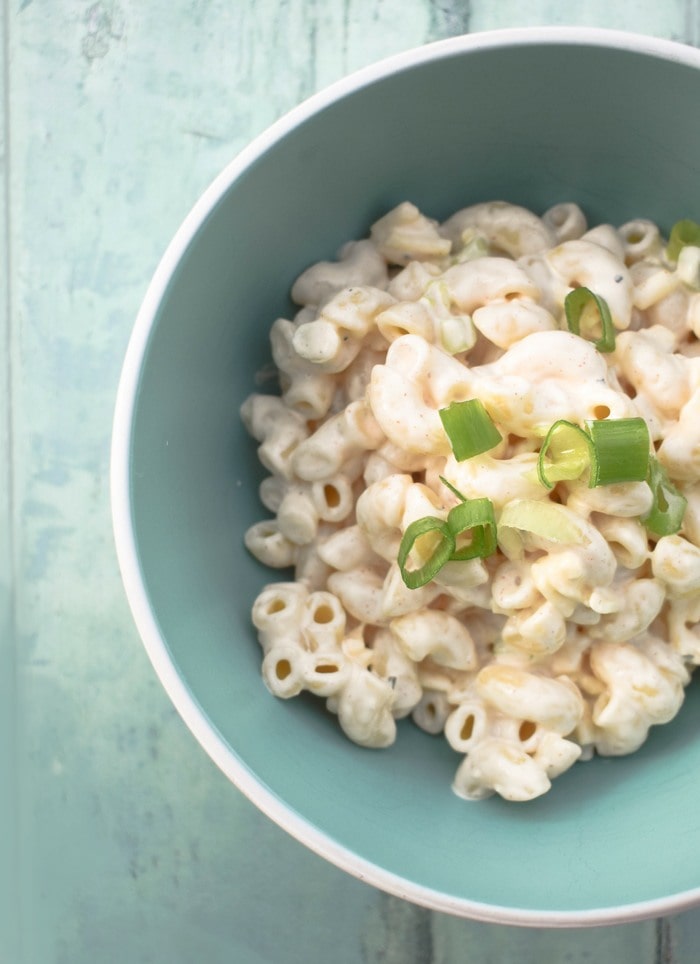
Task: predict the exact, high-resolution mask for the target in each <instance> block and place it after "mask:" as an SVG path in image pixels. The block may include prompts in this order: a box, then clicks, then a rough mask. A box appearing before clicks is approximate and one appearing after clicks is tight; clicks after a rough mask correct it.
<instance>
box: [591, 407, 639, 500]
mask: <svg viewBox="0 0 700 964" xmlns="http://www.w3.org/2000/svg"><path fill="white" fill-rule="evenodd" d="M586 429H587V431H588V433H589V434H590V436H591V440H592V442H593V450H594V455H593V459H592V461H591V476H590V480H589V482H588V485H589V487H590V488H593V487H594V486H597V485H614V484H615V483H617V482H643V481H644V480H645V479H646V477H647V473H648V471H649V429H648V428H647V423H646V422H645V421H644V419H643V418H611V419H599V420H595V421H594V420H592V421H588V422H586Z"/></svg>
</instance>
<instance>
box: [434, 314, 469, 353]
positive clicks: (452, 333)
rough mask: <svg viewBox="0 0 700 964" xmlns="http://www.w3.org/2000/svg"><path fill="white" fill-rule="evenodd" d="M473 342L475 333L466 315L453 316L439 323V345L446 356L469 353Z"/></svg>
mask: <svg viewBox="0 0 700 964" xmlns="http://www.w3.org/2000/svg"><path fill="white" fill-rule="evenodd" d="M475 341H476V332H475V331H474V326H473V324H472V321H471V318H470V317H469V316H468V315H461V316H457V315H454V316H453V317H451V318H445V319H444V320H443V321H441V322H440V344H441V345H442V347H443V348H444V349H445V351H446V352H447V353H448V355H457V354H459V352H462V351H469V349H470V348H473V347H474V342H475Z"/></svg>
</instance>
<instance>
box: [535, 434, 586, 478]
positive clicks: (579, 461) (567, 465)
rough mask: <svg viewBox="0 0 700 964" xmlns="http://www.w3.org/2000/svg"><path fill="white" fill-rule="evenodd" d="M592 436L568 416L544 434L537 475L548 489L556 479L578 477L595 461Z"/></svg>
mask: <svg viewBox="0 0 700 964" xmlns="http://www.w3.org/2000/svg"><path fill="white" fill-rule="evenodd" d="M594 458H595V454H594V450H593V442H592V441H591V438H590V436H589V435H588V434H587V433H586V432H584V431H583V429H582V428H579V426H578V425H574V424H573V422H567V421H566V419H563V418H562V419H559V421H558V422H555V423H554V425H552V427H551V428H550V430H549V431H548V432H547V435H546V436H545V439H544V442H543V443H542V447H541V449H540V455H539V458H538V460H537V475H538V477H539V480H540V482H541V483H542V485H543V486H545V488H547V489H552V488H554V484H555V482H561V481H562V480H564V479H566V480H567V481H570V480H572V479H578V478H580V477H581V475H583V473H584V472H585V471H586V469H587V468H588V467H589V465H591V463H592V462H593V461H594Z"/></svg>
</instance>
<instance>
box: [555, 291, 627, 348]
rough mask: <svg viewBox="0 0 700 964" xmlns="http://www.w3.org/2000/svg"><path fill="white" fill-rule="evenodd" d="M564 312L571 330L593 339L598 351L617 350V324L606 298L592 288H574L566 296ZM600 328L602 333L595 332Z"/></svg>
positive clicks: (575, 333) (590, 339)
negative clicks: (614, 323) (597, 334)
mask: <svg viewBox="0 0 700 964" xmlns="http://www.w3.org/2000/svg"><path fill="white" fill-rule="evenodd" d="M564 313H565V314H566V324H567V325H568V327H569V331H570V332H572V333H573V334H574V335H581V336H582V337H583V338H587V339H588V340H589V341H592V342H593V343H594V345H595V347H596V348H597V349H598V351H601V352H610V351H614V350H615V326H614V325H613V320H612V316H611V314H610V309H609V308H608V304H607V302H606V301H605V299H604V298H601V297H600V296H599V295H597V294H595V293H594V292H593V291H591V289H590V288H584V287H581V288H574V289H573V290H572V291H570V292H569V293H568V295H567V296H566V298H564ZM598 329H599V330H600V335H599V336H596V334H595V332H596V331H597V330H598Z"/></svg>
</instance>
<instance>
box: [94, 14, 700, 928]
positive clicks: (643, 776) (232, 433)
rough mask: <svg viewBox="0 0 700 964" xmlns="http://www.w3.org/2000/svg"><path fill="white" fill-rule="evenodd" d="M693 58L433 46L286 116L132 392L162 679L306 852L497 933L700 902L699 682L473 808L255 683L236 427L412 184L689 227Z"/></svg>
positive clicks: (196, 238)
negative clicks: (290, 334)
mask: <svg viewBox="0 0 700 964" xmlns="http://www.w3.org/2000/svg"><path fill="white" fill-rule="evenodd" d="M699 107H700V52H699V51H697V50H694V49H691V48H687V47H683V46H681V45H676V44H673V43H670V42H665V41H657V40H653V39H650V38H644V37H637V36H633V35H628V34H621V33H615V32H606V31H596V30H579V29H569V28H561V29H541V30H512V31H503V32H501V31H499V32H494V33H488V34H476V35H472V36H469V37H460V38H456V39H453V40H448V41H444V42H440V43H437V44H434V45H431V46H428V47H425V48H422V49H419V50H415V51H411V52H409V53H405V54H402V55H400V56H397V57H394V58H391V59H389V60H386V61H384V62H382V63H380V64H378V65H376V66H374V67H371V68H369V69H366V70H362V71H360V72H359V73H356V74H354V75H353V76H351V77H350V78H349V79H347V80H344V81H342V82H340V83H338V84H336V85H335V86H333V87H331V88H330V89H329V90H327V91H325V92H323V93H321V94H319V95H317V96H315V97H313V98H312V99H311V100H309V101H307V102H306V103H304V104H302V105H301V106H300V107H298V108H297V109H295V110H294V111H292V112H291V113H290V114H289V115H287V116H286V117H285V118H283V119H282V120H281V121H279V122H278V123H277V124H275V125H274V126H273V127H272V128H271V129H270V130H269V131H267V132H266V133H265V134H263V135H262V136H261V137H259V138H258V139H257V140H256V141H255V142H254V143H252V144H251V145H250V146H249V147H248V148H247V149H246V150H245V151H243V153H242V154H241V155H240V156H239V157H237V158H236V159H235V160H233V162H232V163H231V164H230V166H229V167H227V168H226V169H225V170H224V171H223V173H222V174H221V175H220V176H219V177H218V178H217V179H216V180H215V181H214V183H213V184H212V185H211V187H210V188H209V189H208V190H207V191H206V192H205V194H204V195H203V197H202V198H201V200H200V201H199V202H198V203H197V205H196V206H195V208H194V209H193V211H192V212H191V214H190V215H189V217H188V218H187V219H186V221H185V222H184V224H183V225H182V227H181V228H180V230H179V231H178V233H177V235H176V236H175V238H174V240H173V241H172V244H171V245H170V247H169V248H168V250H167V253H166V254H165V256H164V258H163V261H162V263H161V264H160V266H159V268H158V270H157V273H156V275H155V277H154V279H153V282H152V284H151V286H150V288H149V290H148V293H147V295H146V298H145V301H144V304H143V307H142V310H141V312H140V314H139V316H138V319H137V322H136V325H135V329H134V332H133V336H132V339H131V342H130V345H129V348H128V354H127V357H126V360H125V364H124V370H123V376H122V380H121V384H120V388H119V393H118V402H117V408H116V417H115V426H114V441H113V463H112V465H113V478H112V484H113V514H114V525H115V532H116V543H117V549H118V556H119V561H120V565H121V569H122V573H123V579H124V583H125V585H126V590H127V594H128V598H129V601H130V604H131V607H132V609H133V613H134V616H135V620H136V623H137V624H138V628H139V630H140V633H141V635H142V637H143V640H144V642H145V645H146V648H147V650H148V653H149V655H150V658H151V660H152V662H153V664H154V666H155V669H156V671H157V673H158V675H159V677H160V679H161V680H162V682H163V685H164V686H165V689H166V690H167V692H168V693H169V695H170V697H171V699H172V701H173V703H174V704H175V706H176V707H177V709H178V710H179V712H180V713H181V715H182V716H183V718H184V720H185V721H186V723H187V724H188V725H189V727H190V728H191V730H192V732H193V733H194V735H195V737H196V738H197V739H198V740H199V742H200V743H201V744H202V746H203V747H204V749H205V750H206V751H207V752H208V753H209V754H210V755H211V757H212V758H213V760H214V761H215V762H216V763H217V764H218V765H219V767H221V769H222V770H223V771H224V772H225V773H226V774H227V776H228V777H229V778H230V779H231V780H232V781H233V783H234V784H235V785H236V786H237V787H238V788H239V789H240V790H241V791H242V792H243V793H245V794H246V795H247V796H248V797H249V798H250V799H251V800H252V801H253V802H254V803H255V804H256V805H257V806H258V807H260V809H261V810H263V811H264V812H265V813H266V814H267V815H268V816H269V817H271V818H272V819H273V820H274V821H276V822H277V823H278V824H279V825H281V826H282V827H283V828H284V829H285V830H287V831H288V832H289V833H291V834H292V835H294V836H295V837H296V838H297V839H298V840H300V841H301V842H302V843H304V844H305V845H307V846H308V847H310V848H311V849H313V850H314V851H316V852H317V853H319V854H321V855H322V856H324V857H325V858H327V859H328V860H330V861H332V862H333V863H335V864H337V865H338V866H340V867H342V868H344V869H345V870H347V871H349V872H350V873H352V874H354V875H356V876H357V877H359V878H361V879H363V880H366V881H368V882H369V883H371V884H373V885H375V886H377V887H379V888H382V889H384V890H386V891H389V892H391V893H393V894H396V895H399V896H401V897H405V898H407V899H409V900H412V901H415V902H417V903H419V904H422V905H425V906H427V907H431V908H435V909H437V910H441V911H447V912H451V913H454V914H459V915H463V916H469V917H474V918H480V919H482V920H488V921H496V922H503V923H517V924H529V925H537V926H563V925H585V924H599V923H610V922H615V921H622V920H631V919H635V918H641V917H645V916H656V915H660V914H663V913H668V912H672V911H678V910H680V909H681V908H684V907H688V906H690V905H692V904H693V903H696V902H698V901H700V691H699V688H698V687H699V684H698V683H697V682H694V683H693V684H691V686H690V688H689V690H688V696H687V699H686V702H685V705H684V707H683V709H682V711H681V713H680V715H679V717H678V718H677V719H676V720H675V721H674V722H673V723H671V724H670V725H667V726H665V727H660V728H657V729H656V730H655V731H653V733H652V736H651V738H650V739H649V741H648V743H647V744H646V745H645V746H644V747H643V748H642V749H641V750H640V751H639V752H638V753H636V754H635V755H633V756H630V757H624V758H619V759H614V760H611V759H595V760H593V761H592V762H590V763H585V764H577V765H576V766H574V767H573V768H572V769H571V770H570V771H569V772H568V773H566V774H565V775H563V776H562V777H560V778H559V779H557V781H556V782H555V785H554V787H553V789H552V791H551V792H550V793H549V794H547V795H546V796H544V797H542V798H539V799H537V800H535V801H533V802H530V803H527V804H512V803H506V802H504V801H503V800H500V799H499V798H491V799H489V800H487V801H483V802H480V803H467V802H465V801H463V800H461V799H459V798H457V797H456V796H455V795H454V794H453V793H452V791H451V789H450V784H451V780H452V776H453V772H454V769H455V766H456V762H458V758H457V756H456V754H454V753H453V751H452V750H451V749H450V748H449V747H448V745H447V744H446V743H445V742H444V741H442V740H440V739H436V738H433V737H430V736H427V735H426V734H424V733H423V732H421V731H419V730H418V729H417V728H415V726H413V725H412V724H411V723H410V722H409V721H404V722H403V723H402V724H401V725H400V727H399V736H398V739H397V742H396V744H395V745H394V746H393V747H392V748H390V749H387V750H381V751H371V750H366V749H361V748H358V747H357V746H355V745H353V744H351V743H350V742H349V741H348V740H347V739H346V738H345V737H344V736H343V735H342V734H341V733H340V730H339V728H338V727H337V723H336V721H335V719H334V718H333V717H331V716H330V715H329V714H327V713H326V712H325V711H324V709H323V706H322V702H321V701H305V700H302V699H299V700H292V701H286V702H283V701H278V700H276V699H275V698H274V697H272V696H271V695H270V694H269V693H268V692H267V690H266V689H265V688H264V686H263V683H262V681H261V676H260V662H261V653H260V649H259V646H258V643H257V640H256V636H255V633H254V630H253V628H252V626H251V622H250V608H251V604H252V602H253V600H254V598H255V596H256V594H257V592H258V591H259V589H260V588H261V586H262V585H263V584H264V583H265V582H267V581H269V580H270V579H271V578H276V574H275V573H271V572H270V571H269V570H266V569H264V568H263V567H262V566H260V565H259V564H257V563H256V562H255V561H254V560H253V559H252V558H251V557H250V556H249V555H248V553H247V552H246V550H245V549H244V547H243V541H242V537H243V533H244V531H245V529H246V528H247V527H248V526H249V525H250V524H252V523H253V522H254V521H257V520H258V519H260V518H262V517H263V516H264V514H265V513H264V510H263V509H262V507H261V505H260V504H259V501H258V496H257V485H258V482H259V480H260V478H261V470H260V468H259V466H258V464H257V459H256V455H255V444H254V443H253V442H252V441H251V440H250V439H249V438H248V436H247V435H246V433H245V431H244V429H243V427H242V426H241V423H240V421H239V416H238V410H239V406H240V404H241V402H242V401H243V399H244V398H245V397H246V395H248V394H249V393H250V392H251V391H253V390H254V389H255V388H256V381H255V373H256V372H257V371H259V370H260V369H261V368H263V366H265V364H266V363H267V362H268V361H269V349H268V329H269V326H270V324H271V322H272V321H273V320H274V319H275V318H276V317H277V316H278V315H284V314H286V313H287V312H288V311H289V310H290V309H291V306H290V304H289V302H288V292H289V289H290V286H291V283H292V281H293V280H294V278H295V277H296V276H297V275H298V274H299V273H300V272H301V270H302V269H303V268H305V267H306V266H307V265H309V264H310V263H311V262H314V261H317V260H320V259H323V258H328V257H332V256H333V255H334V254H335V252H336V250H337V249H338V247H339V246H340V245H341V244H342V243H344V242H345V241H346V240H347V239H350V238H356V237H361V236H363V235H364V234H365V233H366V231H367V230H368V227H369V225H370V224H371V223H372V221H373V220H374V219H376V218H377V217H378V216H379V215H380V214H382V213H384V212H385V211H386V210H388V209H389V208H390V207H392V206H393V205H395V204H397V203H398V202H400V201H402V200H405V199H410V200H412V201H413V202H415V203H416V204H417V205H418V206H419V207H420V208H421V209H422V210H423V211H425V212H426V213H428V214H430V215H431V216H432V217H435V218H444V217H446V216H447V215H449V214H450V213H452V212H453V211H455V210H457V209H458V208H460V207H464V206H466V205H468V204H471V203H475V202H477V201H481V200H490V199H494V198H502V199H506V200H510V201H513V202H516V203H518V204H523V205H526V206H527V207H530V208H532V209H534V210H535V211H543V210H544V209H545V208H547V207H548V206H550V205H552V204H554V203H556V202H559V201H565V200H567V201H568V200H574V201H577V202H578V203H579V204H580V205H581V206H582V207H583V208H584V210H585V211H586V213H587V214H588V216H589V220H590V221H591V222H596V221H601V220H605V221H612V222H616V223H623V222H625V221H627V220H630V219H632V218H635V217H647V218H651V219H652V220H654V221H656V222H658V223H659V224H660V225H661V226H662V228H664V229H665V230H668V228H669V226H670V225H671V224H672V223H673V222H674V221H676V220H678V219H680V218H683V217H695V218H697V217H698V215H699V214H700V124H698V109H699Z"/></svg>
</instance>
